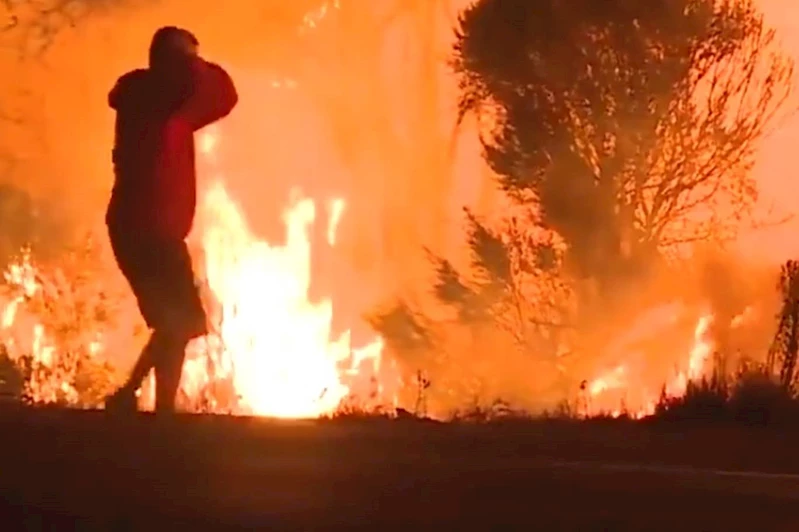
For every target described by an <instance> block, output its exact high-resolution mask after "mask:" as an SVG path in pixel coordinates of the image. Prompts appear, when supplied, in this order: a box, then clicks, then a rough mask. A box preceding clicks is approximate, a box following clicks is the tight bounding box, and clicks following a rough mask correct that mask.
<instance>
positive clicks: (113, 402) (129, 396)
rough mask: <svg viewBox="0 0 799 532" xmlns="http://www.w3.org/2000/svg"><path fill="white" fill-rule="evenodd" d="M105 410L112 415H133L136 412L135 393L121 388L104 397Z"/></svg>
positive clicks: (126, 388) (124, 387) (125, 387)
mask: <svg viewBox="0 0 799 532" xmlns="http://www.w3.org/2000/svg"><path fill="white" fill-rule="evenodd" d="M105 410H106V411H107V412H109V413H112V414H135V413H136V411H137V410H138V404H137V400H136V391H135V390H132V389H130V387H128V386H123V387H122V388H120V389H119V390H117V391H116V392H114V393H113V394H111V395H109V396H108V397H106V399H105Z"/></svg>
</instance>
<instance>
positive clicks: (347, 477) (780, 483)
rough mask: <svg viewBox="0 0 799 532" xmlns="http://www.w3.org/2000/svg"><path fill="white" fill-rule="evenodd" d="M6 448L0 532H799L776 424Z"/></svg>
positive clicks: (205, 427)
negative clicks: (349, 531) (236, 530)
mask: <svg viewBox="0 0 799 532" xmlns="http://www.w3.org/2000/svg"><path fill="white" fill-rule="evenodd" d="M0 441H2V445H0V450H2V452H3V454H2V463H1V464H0V467H1V469H0V500H2V506H0V513H2V514H3V516H2V517H4V518H5V520H3V521H0V523H2V524H0V530H3V531H5V530H9V531H10V530H23V529H27V530H42V529H46V530H75V529H81V530H82V529H87V528H88V529H96V530H139V529H145V528H147V529H151V530H155V529H159V530H160V529H164V530H168V529H173V528H174V529H178V527H180V528H179V529H183V528H186V529H188V527H191V529H192V530H207V529H211V528H227V527H231V528H233V527H242V528H247V529H269V530H285V529H301V530H320V529H331V528H338V529H341V528H351V527H354V526H359V527H360V528H367V529H376V530H379V529H391V530H397V529H403V530H404V529H429V528H438V529H440V530H462V529H468V530H472V529H473V530H508V529H524V530H545V531H549V530H581V531H594V530H596V531H598V530H608V531H615V530H670V531H673V530H680V531H693V530H725V531H730V530H747V531H760V530H762V531H764V532H765V531H780V530H785V531H799V432H779V431H776V430H773V429H769V430H765V429H761V430H755V429H752V430H745V429H740V428H688V427H685V426H682V427H678V426H675V425H670V426H657V427H655V426H647V425H629V424H623V423H610V424H608V423H604V424H602V423H592V424H577V423H565V422H560V423H556V422H525V423H515V424H509V425H503V426H482V427H478V426H455V425H438V424H433V423H426V422H419V421H382V420H368V421H351V420H340V421H320V422H277V421H267V420H257V419H245V418H238V419H236V418H223V417H208V416H184V417H179V418H176V419H172V420H168V421H159V420H156V419H154V418H153V417H151V416H146V415H142V416H140V417H138V418H136V419H132V420H128V421H122V420H115V419H111V418H108V417H106V416H105V415H104V414H103V413H102V412H76V411H58V410H26V409H21V408H5V409H0ZM467 527H468V528H467Z"/></svg>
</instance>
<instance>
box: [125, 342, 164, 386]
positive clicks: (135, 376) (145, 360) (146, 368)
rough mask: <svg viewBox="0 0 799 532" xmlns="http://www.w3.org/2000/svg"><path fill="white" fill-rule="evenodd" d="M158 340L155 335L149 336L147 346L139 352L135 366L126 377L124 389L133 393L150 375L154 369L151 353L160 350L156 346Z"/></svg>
mask: <svg viewBox="0 0 799 532" xmlns="http://www.w3.org/2000/svg"><path fill="white" fill-rule="evenodd" d="M158 342H159V338H158V336H157V335H155V334H151V335H150V339H149V340H148V341H147V344H146V345H145V346H144V348H143V349H142V351H141V354H140V355H139V358H138V360H136V364H135V365H134V366H133V369H132V370H131V371H130V375H129V376H128V380H127V381H126V382H125V385H124V386H123V387H124V388H127V389H129V390H132V391H133V392H135V391H136V390H138V389H139V387H140V386H141V384H142V382H143V381H144V379H145V378H147V375H148V374H149V373H150V370H152V369H153V368H154V367H155V364H154V356H153V351H158V350H159V349H160V348H159V346H158Z"/></svg>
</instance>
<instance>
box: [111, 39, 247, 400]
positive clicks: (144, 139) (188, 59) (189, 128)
mask: <svg viewBox="0 0 799 532" xmlns="http://www.w3.org/2000/svg"><path fill="white" fill-rule="evenodd" d="M108 103H109V105H110V107H111V108H112V109H114V110H115V111H116V125H115V139H114V148H113V153H112V160H113V166H114V186H113V190H112V193H111V199H110V202H109V205H108V210H107V213H106V225H107V227H108V234H109V239H110V241H111V247H112V249H113V252H114V257H115V258H116V262H117V264H118V266H119V268H120V270H121V271H122V274H123V275H124V276H125V278H126V279H127V281H128V284H129V285H130V288H131V289H132V291H133V294H134V295H135V297H136V301H137V303H138V307H139V310H140V312H141V314H142V317H143V318H144V320H145V322H146V324H147V326H148V328H149V329H150V332H151V334H150V338H149V340H148V342H147V344H146V346H145V347H144V349H143V350H142V352H141V354H140V356H139V358H138V360H137V362H136V364H135V366H134V367H133V369H132V371H131V373H130V375H129V377H128V379H127V381H126V383H125V384H124V385H123V386H121V387H120V388H119V389H118V390H117V391H116V392H114V393H113V394H112V395H110V396H109V397H107V398H106V402H105V406H106V409H107V410H109V411H114V412H131V411H133V412H135V411H136V409H137V401H136V391H137V390H138V388H139V387H140V386H141V383H142V381H143V380H144V378H145V377H146V376H147V375H148V374H149V372H150V370H154V372H155V388H156V390H155V410H156V412H167V413H168V412H174V410H175V398H176V395H177V391H178V387H179V385H180V378H181V373H182V369H183V362H184V358H185V351H186V346H187V345H188V343H189V342H190V341H191V340H192V339H194V338H197V337H200V336H203V335H205V334H207V332H208V325H207V317H206V313H205V309H204V307H203V304H202V300H201V298H200V293H199V289H198V287H197V285H196V282H195V276H194V270H193V268H192V261H191V256H190V255H189V249H188V246H187V244H186V237H187V236H188V234H189V231H190V230H191V227H192V224H193V220H194V212H195V209H196V201H197V200H196V195H197V192H196V188H197V184H196V182H197V175H196V168H195V148H194V133H195V132H196V131H198V130H199V129H202V128H203V127H205V126H207V125H209V124H211V123H213V122H216V121H218V120H220V119H222V118H224V117H226V116H227V115H228V114H230V112H231V111H232V110H233V109H234V107H235V106H236V104H237V103H238V94H237V92H236V88H235V86H234V84H233V81H232V80H231V78H230V75H229V74H228V73H227V72H226V71H225V70H224V69H223V68H222V67H220V66H219V65H217V64H215V63H211V62H208V61H206V60H204V59H203V58H201V57H200V54H199V41H198V40H197V38H196V37H195V36H194V35H193V34H192V33H191V32H190V31H188V30H185V29H182V28H178V27H175V26H167V27H163V28H160V29H159V30H158V31H156V32H155V34H154V35H153V38H152V41H151V44H150V51H149V65H148V68H141V69H136V70H133V71H131V72H128V73H126V74H124V75H123V76H121V77H120V78H119V79H118V80H117V82H116V84H115V85H114V87H113V88H112V90H111V92H110V93H109V96H108Z"/></svg>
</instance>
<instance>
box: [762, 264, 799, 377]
mask: <svg viewBox="0 0 799 532" xmlns="http://www.w3.org/2000/svg"><path fill="white" fill-rule="evenodd" d="M779 289H780V292H781V293H782V311H781V312H780V314H779V317H780V321H779V325H778V327H777V333H776V335H775V336H774V341H773V343H772V345H771V349H769V353H768V361H767V365H768V370H769V372H770V373H774V371H775V366H776V364H777V363H779V364H780V370H779V372H780V382H781V383H782V385H783V386H784V387H786V388H790V387H793V386H794V383H795V381H796V359H797V351H799V329H797V327H799V261H795V260H789V261H788V262H786V263H785V264H784V265H783V267H782V273H781V275H780V282H779Z"/></svg>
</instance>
